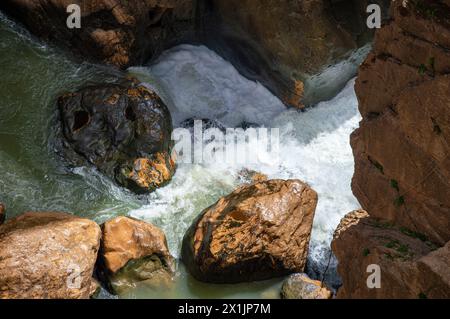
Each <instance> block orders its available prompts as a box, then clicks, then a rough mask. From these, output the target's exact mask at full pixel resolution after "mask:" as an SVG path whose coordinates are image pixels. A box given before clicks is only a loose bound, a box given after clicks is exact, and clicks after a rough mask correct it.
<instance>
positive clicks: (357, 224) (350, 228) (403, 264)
mask: <svg viewBox="0 0 450 319" xmlns="http://www.w3.org/2000/svg"><path fill="white" fill-rule="evenodd" d="M332 249H333V252H334V254H335V255H336V257H337V259H338V260H339V265H338V272H339V275H340V276H341V278H342V282H343V286H342V287H341V288H339V290H338V294H337V297H338V298H356V299H361V298H363V299H364V298H370V299H372V298H385V299H397V298H409V299H414V298H449V297H450V273H449V271H448V270H449V268H448V267H449V265H450V242H448V243H446V245H444V246H439V245H437V244H435V243H433V242H432V241H430V239H429V238H428V237H427V236H426V235H424V234H421V233H417V232H414V231H412V230H410V229H407V228H404V227H399V226H396V225H395V224H392V223H390V222H389V221H386V220H380V219H377V218H373V217H370V216H369V215H368V214H367V213H366V212H364V211H361V210H360V211H355V212H351V213H349V214H348V215H346V216H345V217H344V218H343V219H342V221H341V223H340V225H339V227H338V229H337V230H336V232H335V235H334V239H333V242H332ZM373 265H375V266H377V267H379V272H378V275H379V279H380V281H379V284H380V285H379V287H378V288H374V287H370V286H369V285H368V284H367V283H368V282H370V283H373V282H374V281H373V279H372V278H369V276H371V275H377V274H376V273H374V271H376V270H375V269H374V268H369V267H373Z"/></svg>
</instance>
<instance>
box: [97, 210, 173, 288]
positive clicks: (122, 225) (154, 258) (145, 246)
mask: <svg viewBox="0 0 450 319" xmlns="http://www.w3.org/2000/svg"><path fill="white" fill-rule="evenodd" d="M102 232H103V238H102V243H101V251H100V262H99V268H100V271H101V272H102V277H103V278H104V279H105V280H106V281H107V285H108V286H109V288H110V290H112V291H113V292H114V293H118V294H120V293H123V292H125V291H127V290H129V289H131V288H134V287H136V285H137V284H139V283H145V285H146V286H152V287H155V288H159V289H161V287H170V286H171V284H172V278H173V276H174V259H173V257H172V256H171V255H170V253H169V249H168V248H167V241H166V236H165V235H164V233H163V231H162V230H160V229H159V228H157V227H156V226H154V225H152V224H150V223H146V222H143V221H139V220H136V219H132V218H129V217H117V218H114V219H112V220H109V221H107V222H105V223H104V224H103V225H102Z"/></svg>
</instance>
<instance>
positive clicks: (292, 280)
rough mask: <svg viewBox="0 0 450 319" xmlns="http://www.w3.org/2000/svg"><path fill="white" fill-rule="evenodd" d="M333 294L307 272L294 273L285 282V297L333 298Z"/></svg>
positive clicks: (283, 293) (282, 293) (282, 289)
mask: <svg viewBox="0 0 450 319" xmlns="http://www.w3.org/2000/svg"><path fill="white" fill-rule="evenodd" d="M332 296H333V294H332V293H331V291H330V290H328V289H327V288H326V287H325V286H323V285H322V283H321V282H320V281H318V280H312V279H311V278H309V277H308V275H306V274H293V275H291V276H289V278H288V279H286V280H285V281H284V282H283V286H282V287H281V298H283V299H331V297H332Z"/></svg>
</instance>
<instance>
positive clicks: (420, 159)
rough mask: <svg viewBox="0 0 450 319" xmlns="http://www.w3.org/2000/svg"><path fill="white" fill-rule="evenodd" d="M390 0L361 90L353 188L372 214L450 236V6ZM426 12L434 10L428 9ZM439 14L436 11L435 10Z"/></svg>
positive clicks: (436, 237)
mask: <svg viewBox="0 0 450 319" xmlns="http://www.w3.org/2000/svg"><path fill="white" fill-rule="evenodd" d="M428 5H429V6H430V8H428V9H427V10H424V8H422V7H421V6H418V5H415V4H414V3H413V2H411V1H410V2H408V4H407V5H406V6H403V5H402V1H397V2H393V3H392V8H391V11H392V16H393V18H394V19H393V20H392V21H390V22H389V23H388V24H386V25H385V26H383V28H381V29H380V30H379V31H378V32H377V33H376V36H375V43H374V48H373V51H372V53H371V54H370V55H369V57H368V58H367V60H366V61H365V62H364V64H363V65H362V66H361V68H360V71H359V75H358V78H357V81H356V85H355V89H356V94H357V96H358V101H359V109H360V112H361V114H362V116H363V120H362V122H361V123H360V127H359V128H358V129H357V130H356V131H355V132H354V133H353V134H352V136H351V144H352V148H353V153H354V156H355V174H354V177H353V182H352V189H353V192H354V194H355V195H356V197H357V198H358V199H359V202H360V203H361V205H362V207H363V208H364V209H365V210H366V211H367V212H369V213H370V215H371V216H372V217H374V218H380V219H385V220H387V221H389V222H392V223H395V224H396V225H398V226H400V227H405V228H408V229H411V230H413V231H415V232H418V233H423V234H425V235H426V236H428V237H430V239H431V240H433V241H434V242H436V243H438V244H439V245H444V244H445V243H447V242H448V241H450V187H449V184H448V181H449V179H450V157H449V156H448V155H449V152H450V145H449V143H448V141H449V139H450V113H449V107H448V106H449V105H450V91H449V90H448V88H449V87H450V75H449V72H450V54H449V50H450V40H449V39H450V28H449V18H448V17H449V15H450V7H449V6H445V5H443V4H442V1H441V2H439V1H433V2H430V3H429V4H428ZM427 12H428V13H427ZM431 12H435V15H436V16H435V17H430V13H431Z"/></svg>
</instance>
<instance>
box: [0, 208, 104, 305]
mask: <svg viewBox="0 0 450 319" xmlns="http://www.w3.org/2000/svg"><path fill="white" fill-rule="evenodd" d="M100 236H101V231H100V227H99V226H98V225H97V224H96V223H95V222H93V221H90V220H87V219H81V218H78V217H75V216H73V215H69V214H65V213H54V212H30V213H25V214H23V215H20V216H18V217H16V218H12V219H9V220H8V221H7V222H6V223H5V224H3V225H1V226H0V299H3V298H5V299H10V298H19V299H23V298H26V299H28V298H33V299H35V298H36V299H41V298H45V299H48V298H52V299H53V298H55V299H75V298H76V299H78V298H83V299H85V298H89V296H90V295H91V293H92V275H93V271H94V265H95V261H96V259H97V252H98V249H99V245H100Z"/></svg>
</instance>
